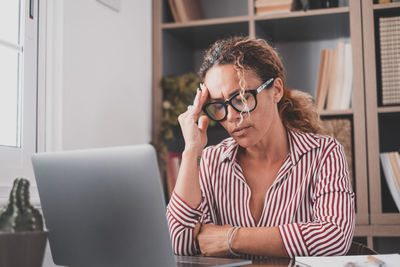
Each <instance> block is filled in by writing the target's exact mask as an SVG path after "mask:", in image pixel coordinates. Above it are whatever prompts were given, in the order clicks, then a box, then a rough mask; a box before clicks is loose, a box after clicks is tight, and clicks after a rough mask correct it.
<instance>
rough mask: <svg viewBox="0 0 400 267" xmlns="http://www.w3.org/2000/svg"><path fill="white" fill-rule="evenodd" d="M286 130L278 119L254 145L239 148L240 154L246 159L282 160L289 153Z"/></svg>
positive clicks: (270, 161) (272, 161)
mask: <svg viewBox="0 0 400 267" xmlns="http://www.w3.org/2000/svg"><path fill="white" fill-rule="evenodd" d="M287 134H288V133H287V130H286V128H285V127H284V126H283V124H282V122H281V121H280V120H279V122H278V123H277V125H271V127H270V130H269V131H268V132H267V133H266V134H265V135H264V137H263V138H262V139H261V140H260V142H258V143H257V144H255V145H254V146H251V147H247V148H241V150H242V151H241V154H242V156H245V157H246V158H247V159H251V160H257V161H266V162H268V163H274V162H276V161H282V160H283V159H284V158H286V156H287V154H288V153H289V140H288V136H287Z"/></svg>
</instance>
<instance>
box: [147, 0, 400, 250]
mask: <svg viewBox="0 0 400 267" xmlns="http://www.w3.org/2000/svg"><path fill="white" fill-rule="evenodd" d="M198 1H201V4H202V5H203V9H204V13H205V19H203V20H197V21H189V22H185V23H175V22H173V18H172V14H171V11H170V9H169V5H168V1H167V0H153V85H154V87H153V138H155V137H156V134H157V132H158V130H159V128H160V122H161V100H162V91H161V88H160V86H159V81H160V80H161V78H162V76H163V75H168V74H172V73H175V74H183V73H187V72H197V70H198V68H199V66H200V63H201V56H202V53H203V51H204V50H205V49H206V48H207V47H208V46H209V45H210V44H212V43H213V42H214V41H215V40H217V39H220V38H224V37H228V36H232V35H238V34H239V35H245V36H250V37H257V38H264V39H266V40H268V41H269V42H270V43H271V44H272V45H273V46H275V47H276V48H277V49H278V51H279V53H280V55H281V57H282V59H283V62H284V65H285V67H286V69H287V86H288V87H289V88H295V89H299V90H302V91H305V92H308V93H310V94H311V95H314V93H315V92H314V90H315V85H316V80H317V75H318V68H319V57H320V51H321V49H325V48H335V46H336V43H337V41H338V40H346V41H350V42H351V44H352V61H353V96H352V99H353V103H352V108H351V109H347V110H329V111H321V113H320V115H321V118H322V119H324V118H335V117H343V116H345V117H346V118H350V119H351V120H352V125H353V144H354V149H353V158H354V160H353V162H354V165H353V170H354V174H355V176H354V181H355V188H354V189H355V192H356V224H357V226H356V232H355V233H356V236H357V237H363V238H365V240H367V241H368V245H369V246H371V247H372V246H373V237H375V236H377V235H380V234H383V236H388V235H389V234H393V235H397V236H400V226H399V225H400V214H398V213H390V214H387V213H382V211H381V209H380V205H381V197H380V195H379V193H378V192H377V190H379V188H380V172H379V168H380V167H379V141H378V140H379V139H378V132H379V131H378V116H381V115H383V116H384V115H385V114H386V113H390V114H391V113H396V112H400V108H399V107H378V106H377V104H376V91H377V89H376V77H375V76H376V71H375V69H374V66H375V57H374V56H371V55H374V54H375V47H374V46H373V43H374V38H375V37H374V34H373V29H374V27H373V22H374V20H373V16H374V15H373V12H374V10H378V9H379V10H382V7H383V6H385V8H390V9H393V8H398V7H400V4H398V3H396V4H387V5H373V4H372V0H354V1H353V0H351V1H348V2H349V6H345V7H338V8H329V9H318V10H309V11H296V12H291V13H274V14H267V15H255V12H254V0H218V1H211V0H198ZM213 3H215V4H213ZM365 5H366V6H365ZM368 31H369V32H368ZM371 32H372V33H371ZM365 100H366V101H365ZM366 119H367V120H366ZM366 121H368V123H366ZM399 122H400V121H399ZM399 124H400V123H399ZM367 138H368V139H367ZM367 141H368V142H367ZM369 143H372V147H371V146H369V145H368V146H367V144H369ZM367 152H368V154H367ZM367 155H368V158H367ZM377 177H378V178H377ZM368 178H369V180H368ZM368 194H370V196H369V195H368ZM390 221H391V222H392V223H391V224H388V225H382V228H381V224H387V222H390Z"/></svg>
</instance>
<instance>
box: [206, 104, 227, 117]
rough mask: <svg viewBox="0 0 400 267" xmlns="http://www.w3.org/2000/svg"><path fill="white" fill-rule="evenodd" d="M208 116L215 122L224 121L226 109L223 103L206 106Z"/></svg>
mask: <svg viewBox="0 0 400 267" xmlns="http://www.w3.org/2000/svg"><path fill="white" fill-rule="evenodd" d="M205 108H206V111H207V114H208V116H210V117H211V119H213V120H217V121H218V120H222V119H223V118H224V117H225V112H226V110H225V107H224V104H222V103H210V104H207V105H206V107H205Z"/></svg>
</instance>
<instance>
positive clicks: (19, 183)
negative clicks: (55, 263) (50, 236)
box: [0, 178, 47, 267]
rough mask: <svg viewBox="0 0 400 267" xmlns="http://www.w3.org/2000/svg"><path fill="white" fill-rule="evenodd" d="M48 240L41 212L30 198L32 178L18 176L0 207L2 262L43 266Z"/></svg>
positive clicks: (21, 266)
mask: <svg viewBox="0 0 400 267" xmlns="http://www.w3.org/2000/svg"><path fill="white" fill-rule="evenodd" d="M46 240H47V232H46V231H43V218H42V215H41V213H40V212H39V211H38V210H37V209H36V208H34V207H33V206H32V205H31V204H30V201H29V181H28V180H26V179H24V178H16V179H15V180H14V184H13V187H12V189H11V192H10V198H9V201H8V203H7V205H6V206H4V207H3V208H2V209H0V266H7V267H25V266H26V267H28V266H29V267H40V266H42V261H43V255H44V250H45V247H46Z"/></svg>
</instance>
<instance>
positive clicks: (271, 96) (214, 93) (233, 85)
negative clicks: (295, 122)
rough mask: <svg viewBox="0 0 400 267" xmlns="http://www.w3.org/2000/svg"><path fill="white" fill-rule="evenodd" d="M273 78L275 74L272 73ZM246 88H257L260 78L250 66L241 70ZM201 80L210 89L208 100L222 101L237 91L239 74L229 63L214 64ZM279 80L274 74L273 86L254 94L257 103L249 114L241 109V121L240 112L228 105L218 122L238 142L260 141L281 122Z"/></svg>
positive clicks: (253, 142)
mask: <svg viewBox="0 0 400 267" xmlns="http://www.w3.org/2000/svg"><path fill="white" fill-rule="evenodd" d="M271 78H274V77H271ZM244 81H245V84H244V86H245V89H246V90H253V89H256V88H258V87H259V86H260V85H261V84H262V83H264V82H265V81H261V80H260V78H259V77H258V76H257V75H256V73H255V72H254V71H252V70H245V72H244ZM204 84H205V86H206V87H207V88H208V90H209V97H210V99H209V101H215V100H219V101H221V100H222V101H225V100H227V99H229V98H230V97H231V96H232V95H233V94H235V93H237V92H238V91H240V86H239V77H238V74H237V71H236V69H235V68H234V66H233V65H232V64H227V65H219V66H214V67H212V68H211V69H210V70H208V72H207V73H206V76H205V78H204ZM282 94H283V86H282V81H281V80H280V79H279V78H277V79H275V81H274V84H273V85H272V87H269V88H267V89H264V90H262V91H261V92H260V93H259V94H258V95H257V107H256V109H255V110H253V111H252V112H250V114H248V113H246V112H244V113H242V114H243V122H242V123H240V124H239V122H240V112H237V111H236V110H234V109H233V108H232V107H231V106H230V105H228V115H227V117H226V119H225V120H223V121H221V122H220V123H221V125H222V126H223V127H224V128H225V129H226V130H227V131H228V133H229V134H230V135H231V136H232V137H233V138H234V139H235V140H236V141H237V142H238V143H239V145H240V146H242V147H244V148H247V147H250V146H253V145H255V144H257V143H258V142H260V141H261V140H262V139H263V138H264V137H266V136H267V135H268V133H269V132H270V131H271V128H273V127H274V125H275V124H276V125H277V123H279V122H280V117H279V114H278V110H277V103H278V102H279V100H280V99H281V98H282Z"/></svg>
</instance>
